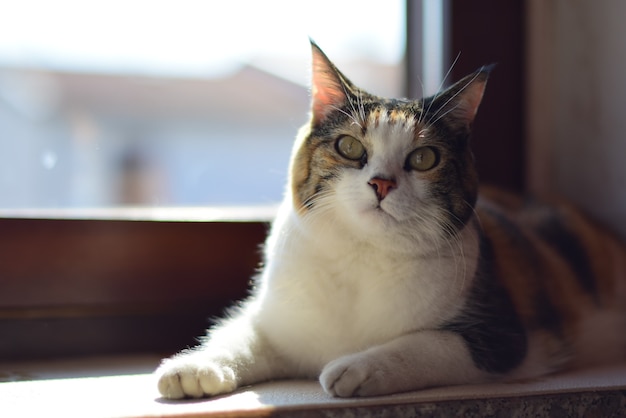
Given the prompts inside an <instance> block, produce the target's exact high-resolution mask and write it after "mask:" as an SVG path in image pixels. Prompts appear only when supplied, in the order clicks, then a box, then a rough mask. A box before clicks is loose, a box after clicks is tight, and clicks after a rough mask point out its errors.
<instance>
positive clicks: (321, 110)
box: [309, 39, 349, 124]
mask: <svg viewBox="0 0 626 418" xmlns="http://www.w3.org/2000/svg"><path fill="white" fill-rule="evenodd" d="M309 40H310V42H311V50H312V54H313V60H312V70H313V74H312V85H311V100H312V103H311V108H312V116H313V123H314V124H317V123H320V122H322V121H323V120H324V119H325V118H326V116H328V114H329V113H330V112H331V111H332V110H333V109H335V108H338V107H341V106H343V105H344V104H345V102H346V100H347V91H348V89H349V82H348V81H347V80H346V79H345V77H344V76H343V75H342V74H341V73H340V72H339V70H338V69H337V68H336V67H335V66H334V64H333V63H332V62H331V61H330V60H329V59H328V57H327V56H326V54H324V52H322V50H321V49H320V47H319V46H317V44H316V43H315V42H314V41H313V40H312V39H309Z"/></svg>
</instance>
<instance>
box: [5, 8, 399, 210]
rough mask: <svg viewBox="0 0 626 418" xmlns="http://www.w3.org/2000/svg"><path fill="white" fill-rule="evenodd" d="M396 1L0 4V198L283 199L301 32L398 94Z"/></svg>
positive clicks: (303, 92) (35, 201) (97, 202)
mask: <svg viewBox="0 0 626 418" xmlns="http://www.w3.org/2000/svg"><path fill="white" fill-rule="evenodd" d="M404 7H405V5H404V2H403V1H402V0H393V1H384V2H381V1H379V0H374V1H372V0H349V1H346V0H342V1H337V0H312V1H289V0H265V1H259V0H249V1H244V0H229V1H205V0H196V1H194V0H176V1H173V0H171V1H157V0H143V1H139V0H106V1H86V0H52V1H51V0H40V1H35V0H20V1H13V0H0V207H2V208H26V207H30V208H37V207H41V208H45V207H55V208H64V207H107V206H116V205H159V206H172V205H211V204H218V205H221V204H259V203H261V204H263V203H274V202H277V201H279V200H280V198H281V195H282V192H283V188H284V184H285V180H286V170H287V163H288V158H289V153H290V151H291V144H292V141H293V138H294V136H295V134H296V131H297V129H298V128H299V126H301V125H302V124H303V123H304V122H305V120H306V118H307V113H308V85H309V76H310V69H309V63H310V48H309V45H308V37H309V36H310V37H312V38H313V39H314V40H315V41H316V42H317V43H318V44H319V45H320V46H321V47H322V49H324V51H325V52H326V53H327V54H328V55H329V57H330V58H331V59H332V60H333V61H335V63H336V64H337V65H338V66H339V67H340V68H341V69H342V70H344V72H345V73H346V74H347V75H348V76H349V77H350V78H351V79H352V80H353V81H354V82H355V83H357V84H359V85H362V86H363V87H365V88H368V89H369V90H371V91H372V92H374V93H378V94H382V95H386V96H400V95H403V91H402V89H403V86H404V74H403V65H402V60H403V56H404V46H405V45H404V42H405V39H404V38H405V27H404V25H405V18H404V13H405V11H404Z"/></svg>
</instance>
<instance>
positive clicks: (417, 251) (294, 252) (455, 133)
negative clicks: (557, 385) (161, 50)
mask: <svg viewBox="0 0 626 418" xmlns="http://www.w3.org/2000/svg"><path fill="white" fill-rule="evenodd" d="M312 50H313V61H312V63H313V76H312V105H311V117H310V120H309V121H308V122H307V123H306V124H305V126H304V127H303V128H302V129H301V130H300V132H299V134H298V136H297V139H296V142H295V145H294V148H293V154H292V158H291V163H290V170H289V182H288V187H287V191H286V194H285V198H284V201H283V202H282V205H281V207H280V209H279V212H278V215H277V217H276V219H275V221H274V222H273V224H272V228H271V232H270V234H269V236H268V238H267V241H266V243H265V247H264V265H263V267H262V271H261V272H260V273H259V275H258V277H256V278H255V286H254V288H253V290H252V291H251V295H250V296H249V297H248V298H247V300H245V301H244V302H243V303H242V304H241V305H240V306H237V307H235V308H233V309H232V310H231V311H230V312H229V314H228V315H227V317H226V318H225V319H223V320H222V321H221V322H219V323H218V324H217V325H215V326H214V327H213V328H212V329H210V330H209V331H208V333H207V336H206V337H205V338H204V339H203V340H202V342H201V344H200V345H199V346H197V347H195V348H192V349H189V350H185V351H183V352H181V353H179V354H177V355H175V356H173V357H172V358H170V359H166V360H164V361H163V363H162V364H161V366H160V367H159V368H158V370H157V371H156V374H157V376H158V388H159V390H160V392H161V394H162V395H163V396H164V397H166V398H183V397H203V396H212V395H217V394H221V393H227V392H231V391H233V390H235V389H236V388H238V387H240V386H242V385H249V384H253V383H256V382H261V381H266V380H270V379H281V378H319V381H320V383H321V385H322V387H323V388H324V390H325V391H326V392H328V393H329V394H331V395H333V396H339V397H349V396H370V395H383V394H389V393H395V392H401V391H410V390H416V389H420V388H425V387H431V386H438V385H453V384H465V383H477V382H487V381H494V380H512V379H521V378H532V377H537V376H541V375H544V374H547V373H551V372H555V371H558V370H562V369H564V368H570V367H575V366H581V365H588V364H593V363H600V362H608V361H618V360H621V359H623V357H624V355H625V354H626V350H625V341H624V340H625V338H626V337H625V336H626V332H624V331H626V328H625V326H624V325H625V323H624V310H625V309H624V308H625V306H626V305H625V304H624V300H625V297H624V296H625V294H626V293H625V289H626V287H625V283H626V282H625V280H624V276H625V272H626V251H625V250H624V248H623V247H622V245H621V244H620V243H619V242H618V241H617V240H616V239H614V238H613V237H612V236H611V235H610V234H608V233H606V232H603V231H602V230H601V229H600V228H598V227H597V226H595V225H594V224H592V223H591V222H589V221H588V220H586V219H585V218H584V217H583V216H582V215H580V214H579V213H578V212H577V211H575V210H574V209H573V208H571V207H569V206H567V205H563V204H559V205H557V206H547V205H544V204H542V203H540V202H538V201H536V200H533V199H523V198H518V197H514V196H512V195H508V194H505V193H502V192H497V191H494V190H486V191H484V192H483V191H482V190H481V193H480V195H479V193H478V189H479V188H478V178H477V173H476V169H475V167H474V157H473V155H472V152H471V149H470V141H469V137H470V128H471V125H472V122H473V119H474V116H475V114H476V111H477V109H478V107H479V104H480V102H481V99H482V96H483V92H484V89H485V85H486V83H487V78H488V73H489V69H488V68H482V69H479V70H478V71H476V72H475V73H473V74H470V75H468V76H466V77H465V78H463V79H462V80H460V81H458V82H457V83H456V84H454V85H452V86H451V87H449V88H448V89H446V90H444V91H442V92H440V93H438V94H437V95H435V96H433V97H429V98H425V99H421V100H415V101H413V100H403V99H384V98H381V97H378V96H375V95H372V94H369V93H367V92H366V91H364V90H362V89H361V88H359V87H356V86H355V85H354V84H352V83H351V82H350V81H349V80H348V78H346V77H345V76H344V75H343V74H342V73H341V72H340V71H339V70H338V69H337V68H336V67H335V66H334V65H333V64H332V63H331V61H330V60H329V59H328V58H327V57H326V55H324V53H323V52H322V51H321V50H320V49H319V48H318V47H317V46H316V45H315V44H314V43H312ZM503 140H505V139H503Z"/></svg>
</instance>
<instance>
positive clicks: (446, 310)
mask: <svg viewBox="0 0 626 418" xmlns="http://www.w3.org/2000/svg"><path fill="white" fill-rule="evenodd" d="M267 245H268V247H267V251H268V253H269V254H270V255H269V257H268V264H267V265H266V268H265V270H264V273H263V276H262V278H261V281H260V283H259V289H258V293H257V294H256V298H257V300H256V302H257V304H255V305H256V306H257V308H258V309H259V311H258V312H257V316H258V321H259V322H258V325H259V326H260V327H261V328H262V329H263V330H264V333H265V334H266V335H267V337H268V338H269V339H270V341H271V343H272V344H273V345H274V346H275V347H277V348H279V350H280V351H281V352H282V353H283V354H284V355H285V356H288V357H291V358H292V359H294V361H295V362H297V366H298V368H299V369H301V370H302V371H303V372H305V373H309V374H316V373H318V372H319V370H321V368H322V367H323V366H324V365H325V364H326V363H327V362H328V361H330V360H332V359H334V358H337V357H338V356H341V355H344V354H347V353H351V352H355V351H360V350H363V349H365V348H367V347H370V346H372V345H376V344H380V343H382V342H385V341H389V340H391V339H393V338H395V337H397V336H399V335H402V334H406V333H408V332H411V331H415V330H419V329H428V328H432V327H436V326H437V325H438V324H441V323H442V322H443V321H445V320H446V319H448V318H450V317H452V316H454V314H455V313H456V312H457V311H458V309H459V308H460V307H461V306H462V299H463V296H464V290H465V289H467V288H468V287H469V284H470V279H469V278H470V277H472V275H473V272H474V268H475V261H474V258H475V257H467V255H466V256H465V257H463V256H462V255H460V254H452V253H449V252H447V251H439V252H435V254H438V255H439V256H438V257H432V258H427V257H419V256H416V255H415V254H413V253H411V252H406V251H404V252H398V251H394V250H393V248H391V249H388V250H383V249H381V248H377V247H376V246H375V245H372V244H370V243H368V242H363V241H357V240H355V239H353V238H351V237H350V235H349V234H346V232H345V231H343V230H339V229H334V228H322V229H318V230H317V231H315V234H309V233H307V231H306V230H303V229H302V228H301V225H299V224H298V219H297V216H296V215H295V214H293V213H291V212H290V211H289V210H286V209H285V208H283V210H282V211H281V214H280V215H279V217H278V219H277V221H276V223H275V225H274V228H273V231H272V236H271V237H270V239H269V241H268V243H267ZM450 248H453V247H450ZM458 249H459V252H461V253H462V252H463V248H461V247H458ZM469 252H470V253H471V251H469ZM415 253H417V251H416V252H415ZM296 359H297V360H296Z"/></svg>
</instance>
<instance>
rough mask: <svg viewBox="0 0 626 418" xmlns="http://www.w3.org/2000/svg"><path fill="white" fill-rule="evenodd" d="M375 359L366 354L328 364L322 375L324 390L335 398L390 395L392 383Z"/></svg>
mask: <svg viewBox="0 0 626 418" xmlns="http://www.w3.org/2000/svg"><path fill="white" fill-rule="evenodd" d="M379 366H380V364H379V363H378V362H377V361H376V360H375V357H372V356H368V355H366V354H364V353H357V354H352V355H348V356H344V357H340V358H338V359H336V360H333V361H331V362H330V363H328V364H327V365H326V366H325V367H324V369H323V370H322V373H321V375H320V383H321V384H322V387H323V388H324V390H325V391H326V392H327V393H329V394H330V395H333V396H338V397H342V398H345V397H350V396H376V395H384V394H387V393H390V383H391V382H390V381H389V380H388V379H387V377H386V373H385V371H383V370H382V369H381V368H379Z"/></svg>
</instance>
